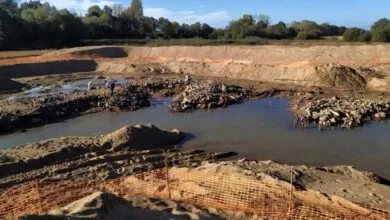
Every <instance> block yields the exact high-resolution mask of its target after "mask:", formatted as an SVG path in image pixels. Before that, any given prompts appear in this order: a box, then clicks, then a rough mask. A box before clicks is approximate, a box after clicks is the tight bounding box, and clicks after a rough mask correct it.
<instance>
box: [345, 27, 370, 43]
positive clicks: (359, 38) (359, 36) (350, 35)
mask: <svg viewBox="0 0 390 220" xmlns="http://www.w3.org/2000/svg"><path fill="white" fill-rule="evenodd" d="M368 37H369V35H368V34H367V31H365V30H363V29H360V28H348V29H347V30H346V31H345V32H344V35H343V39H344V41H347V42H363V41H366V39H367V38H368ZM370 38H371V37H370Z"/></svg>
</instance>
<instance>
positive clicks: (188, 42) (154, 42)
mask: <svg viewBox="0 0 390 220" xmlns="http://www.w3.org/2000/svg"><path fill="white" fill-rule="evenodd" d="M83 44H84V45H85V46H97V45H133V46H153V47H158V46H207V45H234V44H237V45H264V44H267V41H266V40H264V39H263V38H258V37H251V38H245V39H241V40H230V39H201V38H190V39H170V40H165V39H101V40H85V41H83Z"/></svg>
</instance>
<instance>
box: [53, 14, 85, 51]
mask: <svg viewBox="0 0 390 220" xmlns="http://www.w3.org/2000/svg"><path fill="white" fill-rule="evenodd" d="M54 22H55V23H56V26H57V34H56V38H57V42H56V43H57V44H61V45H73V44H78V43H79V42H80V41H81V39H82V37H83V34H84V24H83V22H82V21H81V19H80V18H78V17H76V15H75V14H72V13H71V12H69V11H68V10H67V9H62V10H60V11H59V12H58V13H57V14H56V15H55V17H54Z"/></svg>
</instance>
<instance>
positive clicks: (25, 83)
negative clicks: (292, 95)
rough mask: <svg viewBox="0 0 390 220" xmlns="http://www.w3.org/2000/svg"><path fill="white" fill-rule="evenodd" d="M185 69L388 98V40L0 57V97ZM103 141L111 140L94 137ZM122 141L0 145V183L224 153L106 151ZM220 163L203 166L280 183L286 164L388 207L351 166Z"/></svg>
mask: <svg viewBox="0 0 390 220" xmlns="http://www.w3.org/2000/svg"><path fill="white" fill-rule="evenodd" d="M184 74H191V75H192V76H193V77H194V78H195V79H201V80H210V79H213V80H217V81H219V82H225V83H229V84H238V85H242V86H244V87H254V88H256V89H257V90H266V89H271V88H282V89H292V90H297V91H303V92H310V93H313V94H316V95H318V96H327V97H330V96H334V95H340V94H342V95H345V96H366V97H374V98H377V97H380V96H382V97H390V96H389V94H388V91H389V89H390V45H345V46H310V47H296V46H256V47H253V46H217V47H215V46H207V47H184V46H176V47H84V48H72V49H65V50H59V51H52V52H50V53H46V54H44V55H42V56H35V57H28V58H10V59H2V60H0V77H2V78H4V79H5V80H1V81H2V82H3V84H4V85H3V84H1V85H0V88H1V89H0V90H2V91H3V92H5V93H6V94H7V93H10V92H11V90H15V89H16V90H21V89H22V88H31V87H33V86H36V85H50V86H60V85H62V84H63V83H66V82H69V81H74V80H80V79H85V78H93V77H97V76H111V77H114V78H118V79H123V78H125V79H131V80H134V81H137V82H144V81H145V80H147V79H148V78H160V77H173V78H178V79H182V78H183V75H184ZM4 82H5V83H4ZM8 85H12V86H11V87H12V88H11V87H8ZM3 95H4V94H3ZM127 131H128V130H127ZM123 134H124V135H123ZM130 134H131V132H130ZM104 138H106V140H112V141H111V142H110V141H102V140H103V139H104ZM116 138H118V140H115V139H116ZM113 140H115V141H113ZM131 140H132V139H131V138H129V133H128V132H127V133H126V132H123V131H122V132H119V135H118V134H115V135H111V136H109V135H108V136H104V137H66V138H61V139H56V140H48V141H43V142H40V143H31V144H28V145H24V146H18V147H15V148H13V149H11V150H9V151H0V155H1V157H0V171H1V172H0V174H1V176H0V188H7V187H10V186H15V185H19V184H23V183H25V182H28V181H33V180H50V179H54V180H58V179H80V180H82V179H89V178H100V179H108V178H113V177H118V176H121V175H130V174H133V173H135V172H140V171H146V170H148V169H149V168H151V167H159V166H164V162H163V158H164V157H166V156H167V155H168V157H169V158H170V159H174V158H176V159H177V161H178V162H177V163H178V165H180V166H189V167H199V166H202V162H204V161H210V160H211V159H213V160H215V159H216V160H220V159H221V160H222V159H224V158H226V157H228V156H230V155H232V154H231V153H218V154H210V153H206V152H202V151H191V152H183V151H182V150H181V149H178V148H174V147H173V148H172V147H170V148H169V151H168V154H166V153H167V151H164V150H168V148H166V149H163V150H161V149H155V148H146V149H122V148H120V147H119V148H116V149H118V150H117V151H115V150H112V148H113V146H114V145H115V144H114V143H121V142H122V141H123V143H129V142H128V141H131ZM118 141H119V142H118ZM143 141H145V140H143ZM104 143H105V144H104ZM113 144H114V145H113ZM120 145H121V144H119V146H120ZM173 145H175V144H173ZM139 146H144V144H141V145H139ZM114 148H115V147H114ZM226 163H228V164H225V162H224V163H220V164H217V165H215V166H212V167H209V168H207V169H210V170H214V171H216V170H221V168H219V167H220V166H229V167H234V169H233V168H232V169H230V170H229V172H232V170H234V172H238V173H242V172H244V173H249V174H250V175H251V176H252V177H254V178H264V176H270V177H271V178H272V179H275V180H278V181H284V182H289V180H290V179H289V176H290V171H291V170H293V183H294V185H295V186H297V187H301V188H302V189H305V190H314V191H319V192H321V193H324V194H326V195H336V196H338V197H341V198H345V199H346V200H348V201H351V202H354V203H359V204H364V205H371V206H374V207H378V208H384V209H390V200H389V198H390V187H389V185H390V183H389V181H387V180H385V179H382V178H380V177H378V176H376V175H374V174H372V173H368V172H361V171H357V170H355V169H353V168H352V167H347V166H339V167H308V166H288V165H283V164H278V163H274V162H270V161H267V162H258V161H247V160H240V161H231V162H226ZM222 170H223V169H222ZM95 198H96V195H95V197H94V199H95ZM63 211H64V212H66V208H64V209H63ZM208 213H209V212H204V214H205V215H207V214H208ZM170 214H172V213H168V214H167V215H170Z"/></svg>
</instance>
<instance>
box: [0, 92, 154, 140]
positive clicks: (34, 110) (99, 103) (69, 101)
mask: <svg viewBox="0 0 390 220" xmlns="http://www.w3.org/2000/svg"><path fill="white" fill-rule="evenodd" d="M148 98H149V93H147V92H145V91H144V90H143V88H141V87H138V86H127V87H122V88H118V89H117V90H116V91H115V93H114V95H111V94H110V92H109V91H108V90H106V89H101V90H94V91H89V92H87V91H76V92H72V93H68V94H55V95H48V96H44V97H39V98H25V99H22V100H18V101H15V103H14V104H15V106H18V107H19V106H22V107H23V108H24V111H22V112H19V111H18V110H16V109H7V110H8V111H5V110H3V109H5V108H2V106H0V133H6V132H11V131H13V130H17V129H23V128H29V127H35V126H38V125H41V124H46V123H50V122H55V121H60V120H63V119H66V118H69V117H74V116H77V115H80V114H83V113H86V112H99V111H105V110H107V111H135V110H137V109H140V108H143V107H149V106H150V102H149V100H148ZM16 102H17V103H16ZM8 104H12V103H8ZM3 105H5V104H3ZM10 111H12V112H10Z"/></svg>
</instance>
